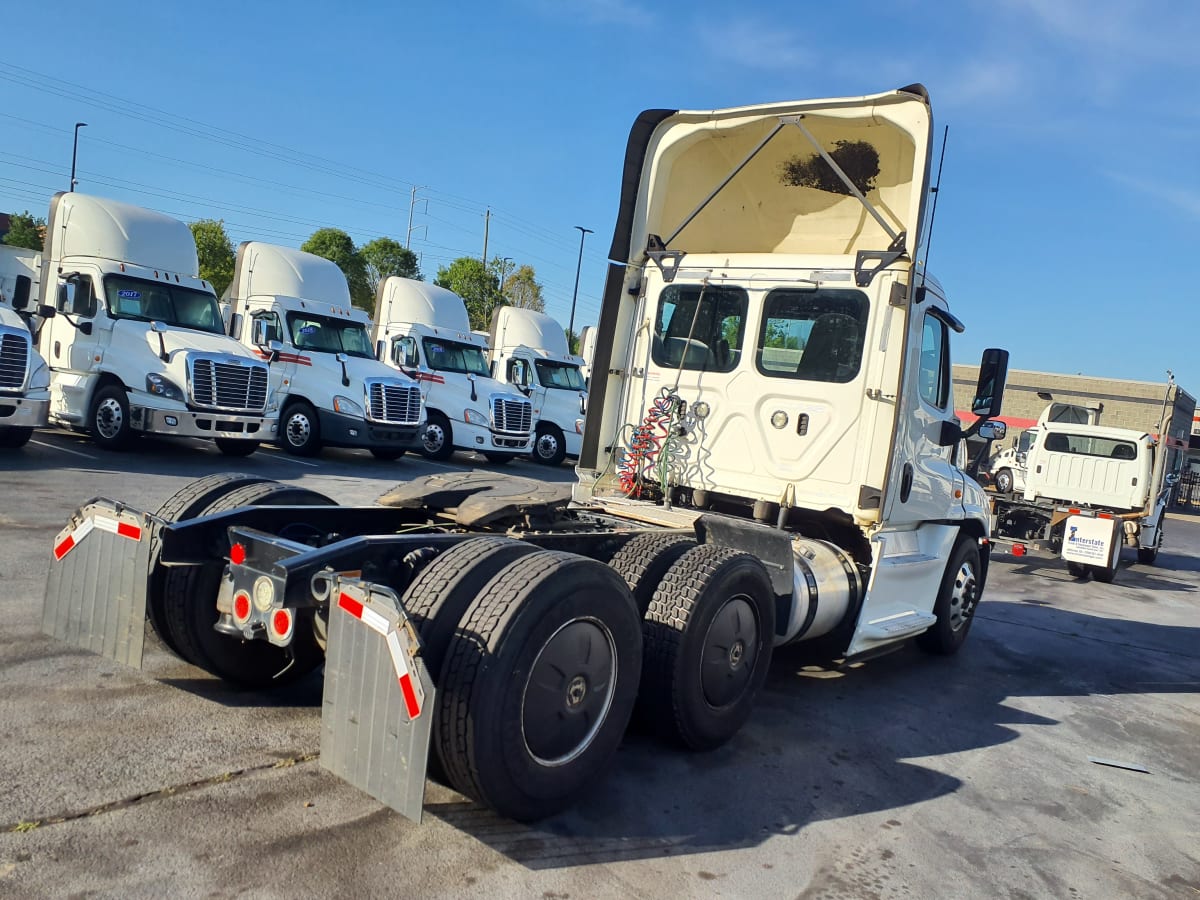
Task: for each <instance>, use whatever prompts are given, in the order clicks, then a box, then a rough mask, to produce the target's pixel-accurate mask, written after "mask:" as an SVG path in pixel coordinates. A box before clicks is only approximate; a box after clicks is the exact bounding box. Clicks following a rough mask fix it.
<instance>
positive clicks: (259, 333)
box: [250, 319, 282, 347]
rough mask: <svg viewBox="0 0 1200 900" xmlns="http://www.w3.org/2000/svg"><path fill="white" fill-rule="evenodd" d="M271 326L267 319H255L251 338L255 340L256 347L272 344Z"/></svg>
mask: <svg viewBox="0 0 1200 900" xmlns="http://www.w3.org/2000/svg"><path fill="white" fill-rule="evenodd" d="M270 327H271V326H270V323H268V322H267V320H266V319H255V320H254V327H253V328H252V329H251V334H250V340H252V341H253V342H254V346H255V347H269V346H270V343H271V341H270V336H271V332H270ZM281 346H282V345H281Z"/></svg>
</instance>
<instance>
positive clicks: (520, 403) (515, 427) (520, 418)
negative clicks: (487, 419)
mask: <svg viewBox="0 0 1200 900" xmlns="http://www.w3.org/2000/svg"><path fill="white" fill-rule="evenodd" d="M492 427H493V428H495V429H496V431H504V432H508V433H509V434H529V431H530V429H531V428H533V404H532V403H530V402H529V401H528V400H509V399H507V398H505V397H493V398H492Z"/></svg>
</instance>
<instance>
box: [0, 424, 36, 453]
mask: <svg viewBox="0 0 1200 900" xmlns="http://www.w3.org/2000/svg"><path fill="white" fill-rule="evenodd" d="M31 437H33V429H32V428H28V427H20V428H17V427H10V428H0V448H3V449H5V450H18V449H20V448H21V447H24V446H25V445H26V444H28V443H29V439H30V438H31Z"/></svg>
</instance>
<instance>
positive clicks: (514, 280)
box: [503, 266, 546, 312]
mask: <svg viewBox="0 0 1200 900" xmlns="http://www.w3.org/2000/svg"><path fill="white" fill-rule="evenodd" d="M503 293H504V301H505V302H506V303H507V304H508V305H509V306H515V307H517V308H519V309H532V310H534V311H536V312H545V311H546V301H545V298H543V296H542V286H541V285H540V284H538V281H537V276H536V275H535V273H534V271H533V266H521V267H520V268H518V269H517V271H515V272H513V273H512V274H511V275H509V276H508V278H506V279H505V280H504V291H503Z"/></svg>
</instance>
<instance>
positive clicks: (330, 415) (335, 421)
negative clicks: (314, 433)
mask: <svg viewBox="0 0 1200 900" xmlns="http://www.w3.org/2000/svg"><path fill="white" fill-rule="evenodd" d="M317 415H318V417H319V418H320V420H321V443H323V444H327V445H328V446H331V447H366V448H368V449H369V448H373V447H375V448H388V449H404V450H410V449H416V448H417V447H418V446H419V445H420V443H421V433H422V432H423V431H424V430H425V423H424V422H421V423H419V424H417V425H389V424H385V423H383V422H370V421H367V420H365V419H360V418H358V417H357V416H346V415H342V414H341V413H336V412H333V411H331V410H324V409H322V410H320V411H319V412H318V413H317Z"/></svg>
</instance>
